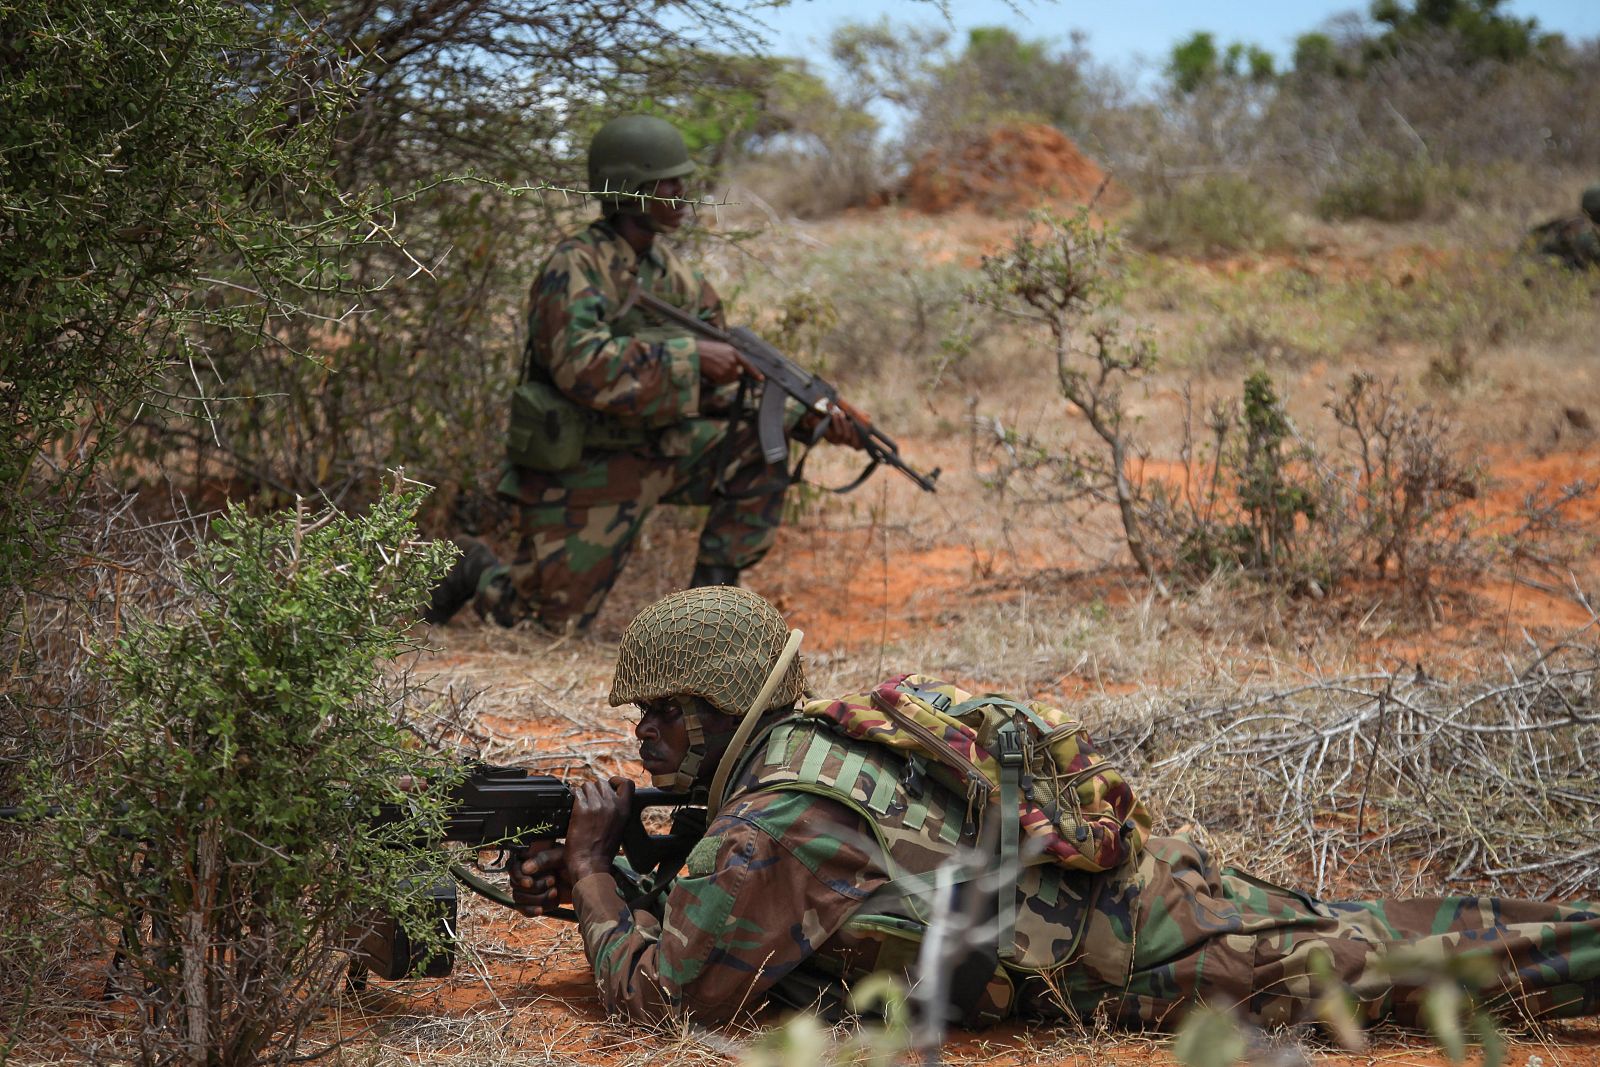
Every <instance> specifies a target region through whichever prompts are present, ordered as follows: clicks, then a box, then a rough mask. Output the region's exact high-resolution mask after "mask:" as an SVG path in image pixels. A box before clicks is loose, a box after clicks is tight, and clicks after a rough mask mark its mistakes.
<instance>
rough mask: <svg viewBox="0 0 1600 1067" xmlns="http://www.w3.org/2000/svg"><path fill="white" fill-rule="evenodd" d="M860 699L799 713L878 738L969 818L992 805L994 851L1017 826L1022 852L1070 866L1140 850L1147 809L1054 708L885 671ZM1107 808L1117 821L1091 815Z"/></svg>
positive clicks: (1100, 863)
mask: <svg viewBox="0 0 1600 1067" xmlns="http://www.w3.org/2000/svg"><path fill="white" fill-rule="evenodd" d="M868 701H869V702H868V703H867V704H865V705H862V704H860V703H855V702H852V701H850V700H831V701H813V702H811V703H810V704H807V705H806V706H805V707H804V708H803V709H802V714H804V715H809V716H813V717H816V718H818V719H822V720H824V721H826V722H828V723H831V724H832V726H833V728H834V729H835V730H837V731H838V732H839V733H841V734H843V735H844V736H846V737H852V738H856V739H858V740H862V741H869V742H872V743H874V744H879V745H885V746H887V747H889V748H891V749H894V750H895V751H896V752H897V753H898V754H900V755H901V756H902V757H904V758H905V759H906V760H907V761H908V766H909V768H910V773H911V774H913V775H916V774H927V775H930V776H931V777H932V778H934V779H935V780H936V781H938V782H940V783H941V784H942V785H944V786H945V787H946V788H948V789H952V790H954V791H956V792H958V793H965V794H966V797H967V801H968V809H969V812H970V813H971V815H972V817H973V818H975V819H977V820H979V821H980V822H981V820H982V819H983V818H984V817H985V816H986V814H987V813H988V812H990V811H991V810H994V811H997V812H1001V813H1004V812H1011V811H1015V812H1016V813H1017V818H1016V819H1014V820H1013V819H1009V818H1006V819H1003V820H1002V822H1001V824H1000V828H999V834H1000V838H1001V850H1002V852H1005V851H1006V850H1007V849H1008V847H1009V848H1011V849H1013V850H1015V848H1016V847H1017V846H1016V845H1015V844H1013V845H1011V846H1008V845H1007V844H1006V841H1007V839H1008V838H1009V839H1012V840H1013V841H1015V839H1016V835H1017V833H1018V830H1019V829H1020V831H1022V832H1023V833H1025V834H1026V836H1027V840H1028V841H1029V842H1031V847H1030V848H1029V849H1028V851H1031V852H1035V853H1036V854H1037V855H1039V856H1042V857H1043V860H1044V861H1048V862H1053V863H1057V864H1060V865H1061V866H1063V867H1066V868H1067V869H1069V870H1076V871H1104V870H1109V869H1111V868H1112V867H1115V866H1117V865H1118V864H1119V863H1121V862H1122V861H1123V860H1124V859H1126V858H1127V856H1128V855H1129V854H1131V853H1136V852H1138V851H1139V849H1140V847H1141V846H1143V844H1144V841H1145V838H1146V837H1148V836H1149V833H1150V816H1149V814H1148V813H1147V812H1146V811H1145V809H1144V805H1143V804H1142V803H1140V802H1139V801H1138V800H1136V799H1135V798H1134V796H1133V791H1132V790H1131V789H1129V787H1128V785H1127V783H1126V782H1124V781H1123V780H1122V777H1121V775H1120V774H1117V773H1116V772H1115V771H1114V770H1113V769H1112V768H1111V767H1110V766H1109V765H1107V764H1105V763H1103V762H1101V761H1100V760H1099V758H1098V757H1096V756H1093V755H1092V754H1091V753H1090V752H1089V751H1088V750H1087V746H1086V745H1085V742H1086V740H1087V738H1086V735H1085V734H1084V730H1083V724H1082V723H1080V722H1078V721H1077V720H1075V719H1073V718H1071V717H1069V716H1068V715H1067V714H1066V712H1064V711H1062V710H1060V709H1059V708H1053V707H1051V706H1049V705H1048V704H1042V703H1040V702H1038V701H1028V702H1026V703H1023V702H1020V701H1016V700H1012V699H1010V698H1009V697H1004V696H1000V695H998V694H987V695H983V696H974V695H973V694H971V693H969V692H967V691H966V690H964V689H961V688H960V687H958V686H955V685H951V684H950V683H948V682H942V681H939V680H938V679H935V678H928V677H925V676H923V675H916V674H912V675H901V676H899V677H896V678H891V679H889V680H888V681H886V682H884V683H883V684H881V685H879V686H878V687H877V688H875V689H873V690H872V692H871V693H870V694H868ZM1110 812H1118V813H1120V814H1122V818H1121V819H1120V820H1110V821H1107V820H1106V819H1103V818H1100V819H1096V818H1093V817H1092V816H1094V815H1101V814H1105V813H1110Z"/></svg>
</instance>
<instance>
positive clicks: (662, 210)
mask: <svg viewBox="0 0 1600 1067" xmlns="http://www.w3.org/2000/svg"><path fill="white" fill-rule="evenodd" d="M686 191H687V187H686V186H685V185H684V181H683V179H682V178H663V179H661V180H660V181H658V182H656V188H655V192H654V193H653V194H652V195H654V196H656V197H658V198H659V199H656V200H650V201H647V202H646V203H647V205H648V207H649V214H650V221H651V222H652V223H654V224H655V230H656V232H657V233H671V232H672V231H673V230H676V229H677V228H678V227H680V226H682V225H683V224H684V223H685V222H687V221H688V219H689V202H688V201H687V200H683V199H681V198H682V196H683V194H684V193H685V192H686Z"/></svg>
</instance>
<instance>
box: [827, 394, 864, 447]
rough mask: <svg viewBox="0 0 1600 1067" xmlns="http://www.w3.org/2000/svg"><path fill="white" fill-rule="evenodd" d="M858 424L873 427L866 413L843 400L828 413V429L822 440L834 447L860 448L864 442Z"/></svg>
mask: <svg viewBox="0 0 1600 1067" xmlns="http://www.w3.org/2000/svg"><path fill="white" fill-rule="evenodd" d="M851 416H854V419H852V418H851ZM857 422H859V423H860V424H861V425H863V426H871V425H872V420H871V419H869V418H867V415H866V413H865V412H864V411H862V410H861V409H860V408H857V407H855V406H853V405H851V404H847V403H845V402H844V401H843V400H841V401H839V402H838V403H837V404H835V405H834V406H833V410H832V411H830V412H828V428H827V429H826V430H824V431H823V434H822V439H823V440H824V441H827V442H828V443H829V444H833V445H845V446H847V447H849V448H860V447H861V444H862V441H861V434H860V433H859V432H858V431H857V430H856V423H857Z"/></svg>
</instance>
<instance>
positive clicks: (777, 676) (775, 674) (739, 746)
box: [706, 630, 805, 818]
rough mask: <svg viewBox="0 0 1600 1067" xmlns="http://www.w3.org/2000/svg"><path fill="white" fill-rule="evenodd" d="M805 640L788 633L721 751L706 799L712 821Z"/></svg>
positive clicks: (801, 634) (796, 631)
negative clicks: (752, 698)
mask: <svg viewBox="0 0 1600 1067" xmlns="http://www.w3.org/2000/svg"><path fill="white" fill-rule="evenodd" d="M804 637H805V634H804V633H803V632H801V631H799V630H790V631H789V640H787V641H785V642H784V643H783V651H782V652H780V653H778V662H776V663H774V664H773V665H772V670H770V671H768V672H767V680H766V681H765V682H764V683H762V686H761V692H759V693H757V694H756V698H755V700H753V701H751V702H750V707H749V708H748V709H747V710H746V711H745V713H744V719H743V721H741V722H740V723H739V728H738V729H737V730H735V731H734V733H733V740H732V741H729V742H728V747H727V748H725V749H723V750H722V759H721V760H719V761H718V762H717V769H716V772H715V773H714V774H712V776H711V792H710V793H709V794H708V795H707V797H706V811H707V812H708V813H709V814H710V816H711V817H713V818H715V817H716V814H717V811H718V809H720V808H721V807H722V793H723V790H725V789H727V787H728V775H729V774H731V773H733V767H734V765H735V764H736V763H738V762H739V753H740V752H741V751H743V749H744V746H745V743H746V742H748V741H749V740H750V735H751V734H752V733H754V732H755V728H756V723H757V722H759V721H760V720H761V715H762V713H763V712H765V711H766V710H767V702H768V701H770V700H771V699H772V694H773V693H775V692H777V689H778V683H780V682H782V681H783V679H784V676H785V675H787V674H788V673H789V664H791V663H793V662H794V658H795V656H796V655H798V654H799V652H800V642H801V640H802V639H803V638H804Z"/></svg>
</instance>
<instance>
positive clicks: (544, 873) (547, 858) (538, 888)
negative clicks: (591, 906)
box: [511, 841, 572, 916]
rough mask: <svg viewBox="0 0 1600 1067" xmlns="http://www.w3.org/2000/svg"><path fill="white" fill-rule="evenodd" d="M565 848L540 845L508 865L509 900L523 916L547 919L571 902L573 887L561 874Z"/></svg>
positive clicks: (544, 843)
mask: <svg viewBox="0 0 1600 1067" xmlns="http://www.w3.org/2000/svg"><path fill="white" fill-rule="evenodd" d="M566 852H567V850H566V846H565V845H562V844H558V843H555V842H549V841H541V842H535V843H534V844H531V845H529V846H528V847H527V849H525V850H524V851H522V852H521V853H519V854H518V855H517V856H516V857H515V858H514V859H513V860H512V862H511V899H512V900H515V901H516V902H517V910H518V911H520V912H521V913H522V914H524V915H529V916H537V915H546V914H549V913H550V912H552V911H554V910H555V909H556V908H558V907H560V906H561V905H563V904H569V903H571V902H572V886H570V885H568V884H567V878H566V874H565V871H564V868H565V864H566Z"/></svg>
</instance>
